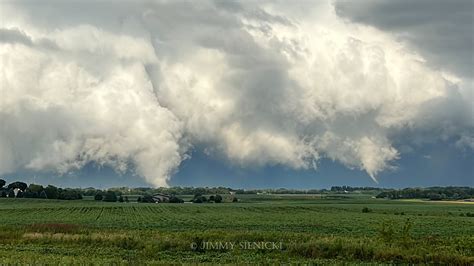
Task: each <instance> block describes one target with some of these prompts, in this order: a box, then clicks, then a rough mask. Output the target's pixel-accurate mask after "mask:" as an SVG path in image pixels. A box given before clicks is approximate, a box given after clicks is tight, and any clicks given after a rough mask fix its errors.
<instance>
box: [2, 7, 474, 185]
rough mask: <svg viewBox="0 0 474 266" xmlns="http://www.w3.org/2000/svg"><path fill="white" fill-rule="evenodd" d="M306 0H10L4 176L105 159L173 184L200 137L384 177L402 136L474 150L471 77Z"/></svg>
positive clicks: (236, 159)
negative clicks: (277, 0)
mask: <svg viewBox="0 0 474 266" xmlns="http://www.w3.org/2000/svg"><path fill="white" fill-rule="evenodd" d="M305 5H306V6H303V7H299V8H298V7H290V6H284V5H280V4H270V3H267V4H265V3H258V4H257V3H251V2H247V3H245V4H238V3H236V2H223V1H217V2H202V1H199V2H196V3H194V2H179V1H160V2H154V1H143V2H134V1H119V2H114V3H112V2H107V1H105V2H103V1H101V2H99V3H93V2H92V1H84V2H81V3H79V2H74V3H66V2H64V3H63V2H56V1H54V4H51V3H50V4H48V3H43V2H41V3H33V2H31V1H26V2H21V1H20V2H13V3H2V4H1V9H2V14H1V15H2V24H1V28H0V58H1V61H0V62H1V63H0V64H1V71H0V84H1V86H0V123H1V127H0V173H8V172H14V171H17V170H19V169H33V170H40V171H42V170H56V171H58V172H60V173H65V172H68V171H71V170H75V169H80V168H81V167H82V166H84V165H85V164H87V163H89V162H94V163H97V164H101V165H108V166H112V167H114V168H115V169H116V170H117V171H119V172H124V171H127V170H131V171H134V172H135V173H136V174H138V175H140V176H143V178H145V179H146V180H147V181H148V182H149V183H150V184H153V185H156V186H165V185H166V184H167V182H168V180H169V178H170V176H171V175H172V173H173V172H174V171H176V170H177V169H178V167H179V165H180V163H181V161H182V160H183V159H184V158H186V157H187V156H188V154H189V151H190V150H191V149H192V147H194V146H199V147H205V149H206V152H208V153H212V154H217V155H224V158H227V159H228V160H229V161H231V162H232V163H235V164H239V165H242V166H243V167H245V166H247V165H251V164H252V165H255V164H256V165H268V164H270V165H272V164H280V165H286V166H289V167H292V168H295V169H300V168H312V167H314V168H317V165H318V160H319V159H320V158H323V157H327V158H331V159H333V160H336V161H339V162H341V163H343V164H344V165H346V166H348V167H351V168H358V169H362V170H365V171H366V172H367V173H368V175H369V176H371V177H372V178H373V179H374V180H376V175H377V174H378V173H379V172H381V171H383V170H386V169H390V168H392V167H393V166H392V165H393V162H394V161H395V160H396V159H397V158H399V157H400V153H399V151H397V149H396V148H395V146H394V143H395V142H397V140H398V139H399V138H400V136H402V135H406V134H415V135H416V134H419V132H436V133H435V134H434V135H433V138H437V137H438V136H444V137H445V138H454V139H456V140H457V143H458V145H460V146H463V147H468V148H469V147H471V148H472V147H473V144H472V139H473V138H474V137H473V136H474V134H472V132H473V130H472V128H473V125H472V112H471V113H470V112H469V108H472V107H471V106H472V105H470V104H472V102H470V101H471V100H470V99H469V97H468V96H469V95H472V94H470V93H472V88H469V87H467V88H465V86H464V83H463V79H462V78H459V77H457V76H456V74H453V73H447V72H446V73H445V72H443V69H442V68H432V67H430V65H429V63H428V62H426V61H425V60H424V59H423V58H422V57H421V56H420V55H419V54H418V53H416V52H415V51H411V50H410V49H408V48H407V47H406V46H405V45H404V44H403V43H400V42H398V41H397V40H395V39H394V38H393V37H391V36H390V35H388V34H385V33H384V32H382V31H380V30H377V29H375V28H372V27H369V26H363V25H361V24H354V23H351V22H348V21H345V20H343V19H341V18H339V17H338V16H337V15H336V12H335V9H334V7H333V5H332V4H331V3H318V4H314V3H312V4H309V3H308V4H305ZM454 105H455V106H456V108H454ZM440 108H442V109H443V111H442V112H441V111H439V110H440ZM451 116H452V117H462V118H459V119H457V120H455V121H452V122H449V123H448V124H446V122H445V121H446V117H451ZM407 132H408V133H407ZM459 132H461V133H459ZM459 143H460V144H459ZM463 143H465V144H463Z"/></svg>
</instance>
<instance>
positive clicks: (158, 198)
mask: <svg viewBox="0 0 474 266" xmlns="http://www.w3.org/2000/svg"><path fill="white" fill-rule="evenodd" d="M152 198H153V200H154V201H155V202H157V203H161V202H169V201H170V198H171V196H170V195H166V194H161V193H158V194H154V195H153V196H152Z"/></svg>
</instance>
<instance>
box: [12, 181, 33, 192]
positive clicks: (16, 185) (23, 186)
mask: <svg viewBox="0 0 474 266" xmlns="http://www.w3.org/2000/svg"><path fill="white" fill-rule="evenodd" d="M27 187H28V185H27V184H26V183H24V182H20V181H16V182H13V183H10V184H8V188H9V189H15V188H18V189H20V190H21V191H25V190H26V188H27Z"/></svg>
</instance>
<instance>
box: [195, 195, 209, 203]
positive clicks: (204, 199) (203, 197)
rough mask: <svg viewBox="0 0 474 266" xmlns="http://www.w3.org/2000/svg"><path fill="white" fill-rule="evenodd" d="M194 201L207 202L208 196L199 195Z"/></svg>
mask: <svg viewBox="0 0 474 266" xmlns="http://www.w3.org/2000/svg"><path fill="white" fill-rule="evenodd" d="M193 202H194V203H206V202H207V198H206V197H205V196H198V197H195V198H194V199H193Z"/></svg>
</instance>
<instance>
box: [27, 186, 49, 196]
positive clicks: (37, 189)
mask: <svg viewBox="0 0 474 266" xmlns="http://www.w3.org/2000/svg"><path fill="white" fill-rule="evenodd" d="M43 190H44V188H43V186H41V185H36V184H30V185H29V186H28V188H27V189H26V190H25V194H24V197H25V198H39V196H40V193H41V191H43Z"/></svg>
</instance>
